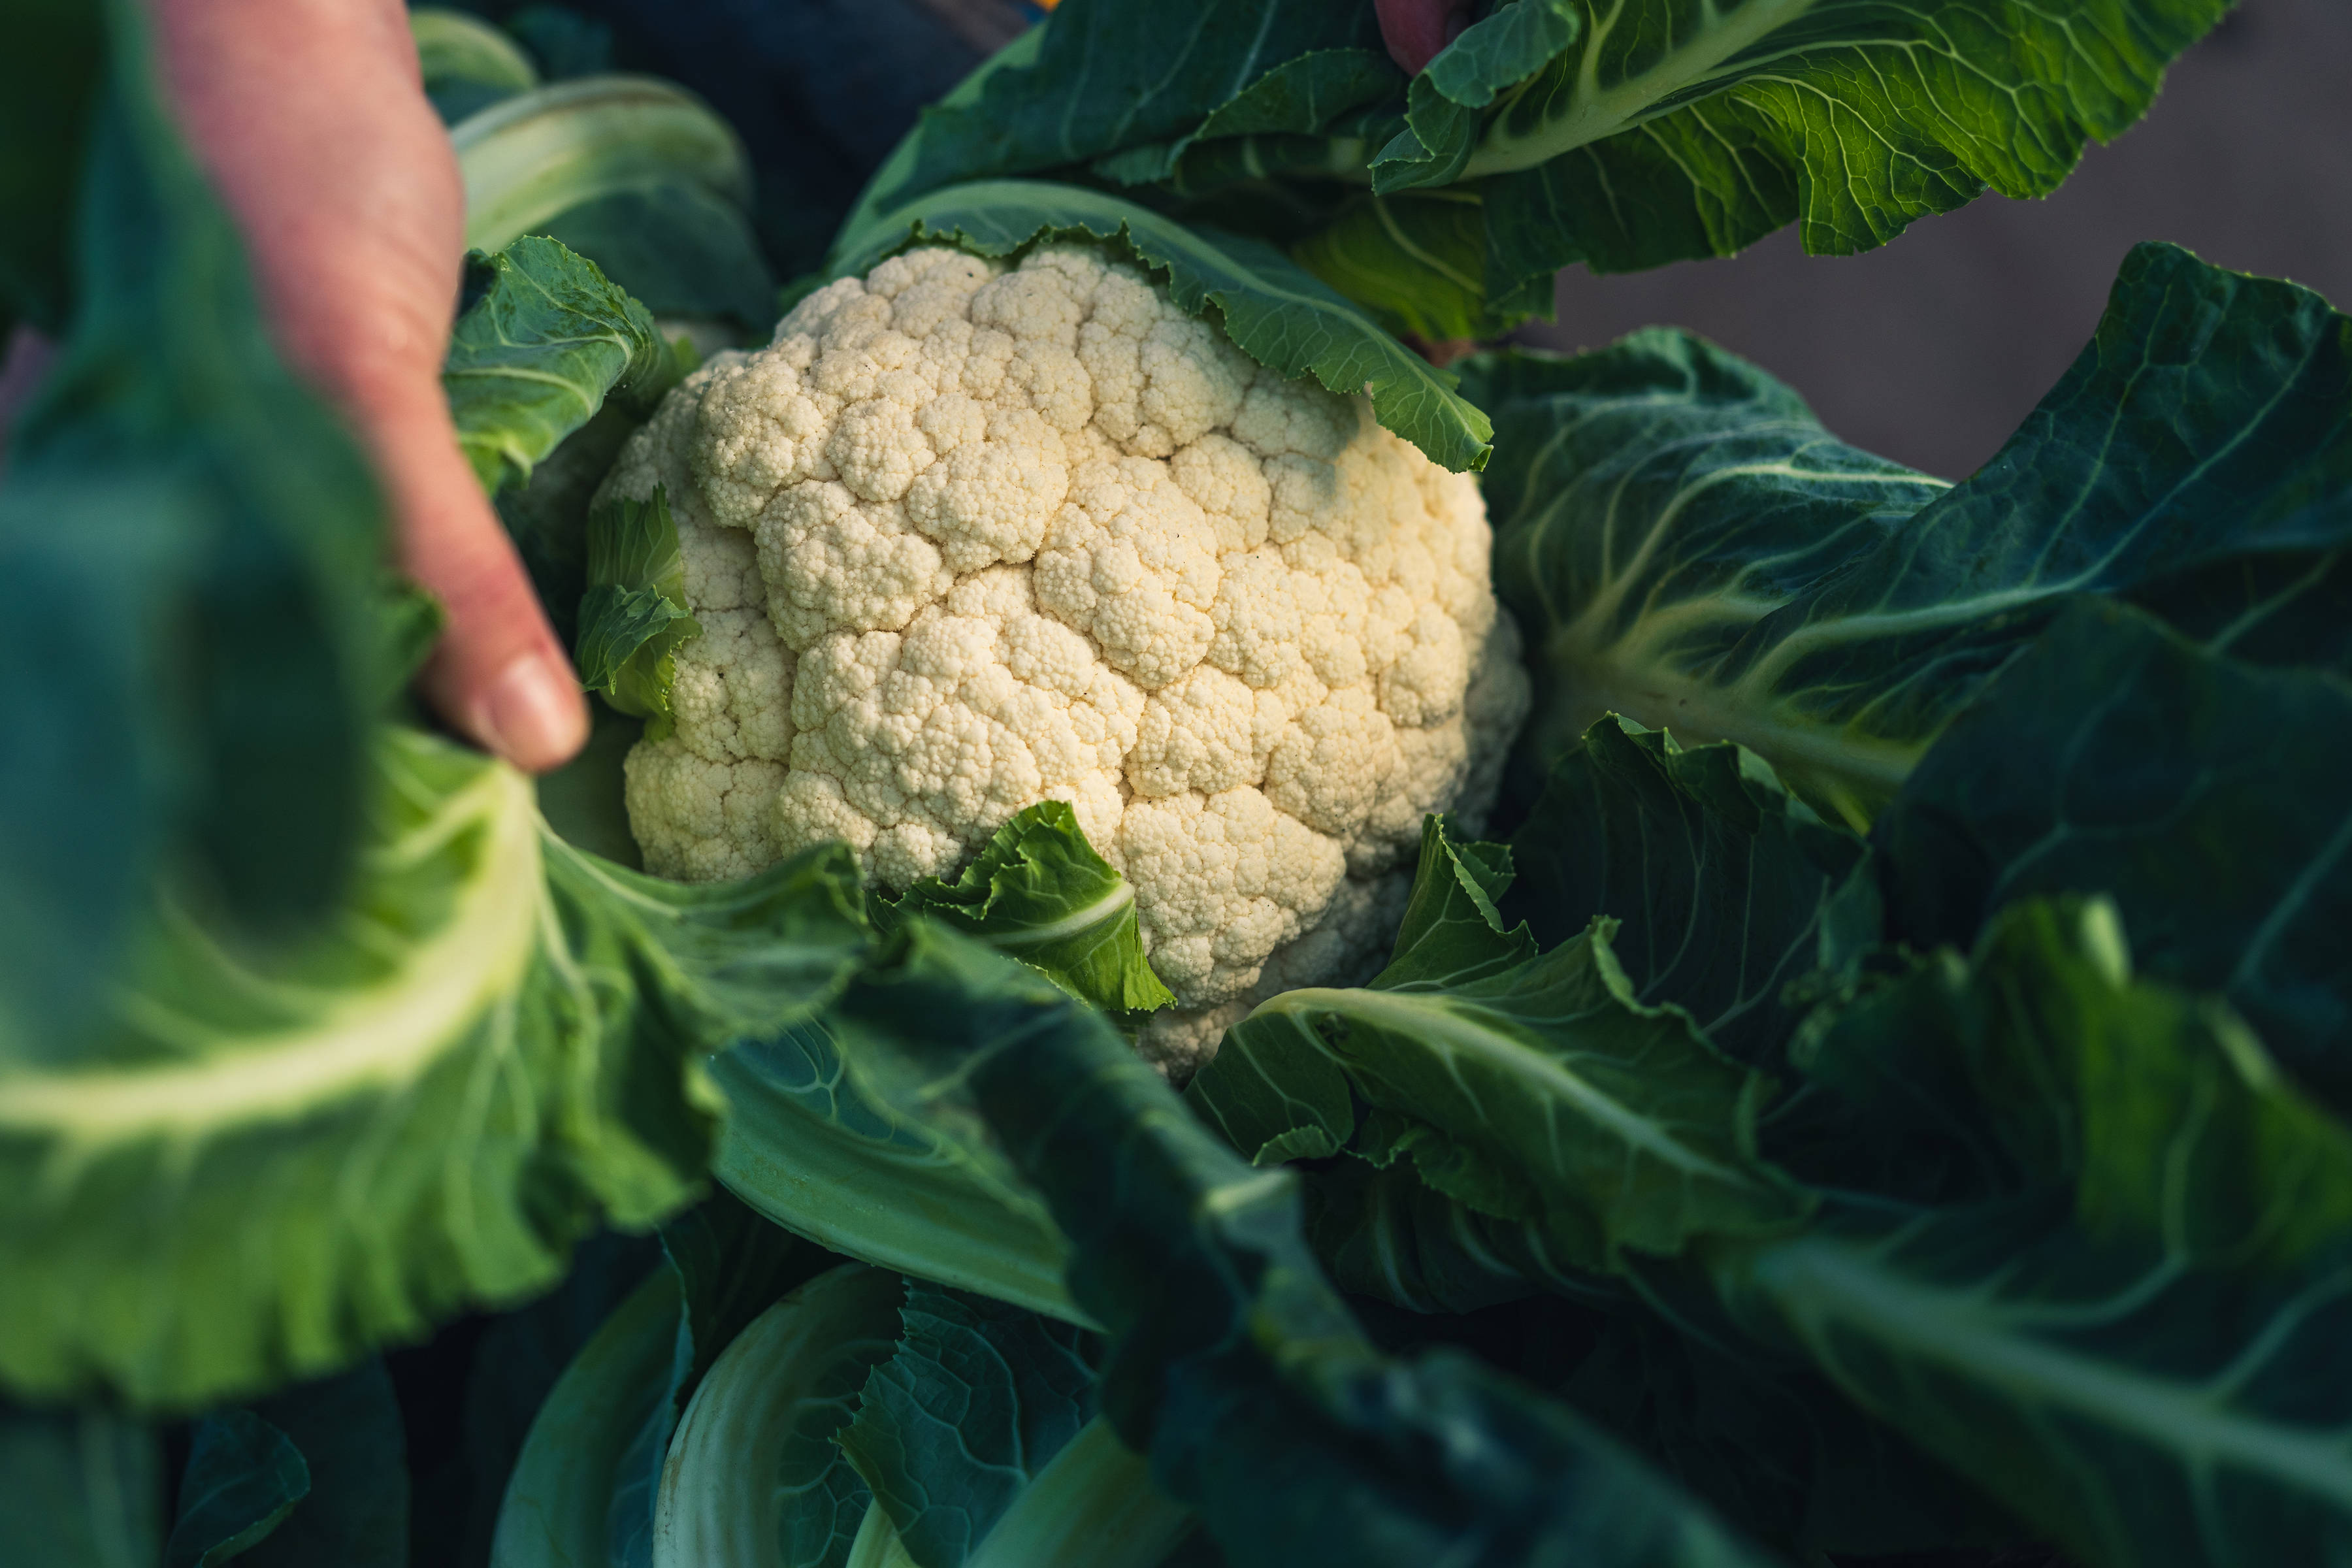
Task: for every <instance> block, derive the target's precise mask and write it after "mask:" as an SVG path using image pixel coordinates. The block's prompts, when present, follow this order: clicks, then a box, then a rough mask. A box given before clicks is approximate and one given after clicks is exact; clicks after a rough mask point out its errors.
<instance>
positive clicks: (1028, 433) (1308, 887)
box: [606, 247, 1528, 1079]
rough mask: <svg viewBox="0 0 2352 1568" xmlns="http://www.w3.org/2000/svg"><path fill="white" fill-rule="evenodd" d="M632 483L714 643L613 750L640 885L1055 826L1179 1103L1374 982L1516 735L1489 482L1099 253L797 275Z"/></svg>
mask: <svg viewBox="0 0 2352 1568" xmlns="http://www.w3.org/2000/svg"><path fill="white" fill-rule="evenodd" d="M656 485H661V486H665V487H667V492H668V495H669V498H670V505H671V511H672V514H673V515H674V516H675V517H676V518H677V523H678V536H679V545H680V549H681V551H682V552H683V553H684V555H685V560H686V574H687V595H688V601H689V603H690V605H691V607H692V608H693V609H694V612H695V614H696V615H697V616H698V617H699V618H700V620H701V621H702V624H703V626H704V628H705V630H704V634H703V636H702V637H700V638H698V639H697V640H695V641H693V642H690V643H688V645H687V646H686V647H685V648H684V649H682V650H681V652H680V655H679V660H678V679H677V689H676V702H677V715H678V723H677V730H676V731H675V732H674V733H673V734H672V735H671V736H670V737H669V738H667V740H664V741H661V742H644V743H641V744H640V745H639V746H638V747H637V748H636V750H635V751H634V752H632V753H631V754H630V757H629V762H628V768H627V782H628V807H629V815H630V822H631V826H633V828H634V829H635V833H636V836H637V839H638V842H639V844H640V845H641V846H642V847H643V848H644V850H645V855H646V865H647V867H648V868H651V869H652V870H654V871H656V872H657V873H659V874H662V875H665V876H671V877H682V878H688V879H708V878H717V877H732V876H740V875H743V874H746V873H748V872H750V871H753V870H756V869H758V868H760V867H761V866H763V865H767V864H769V863H772V861H774V860H776V859H778V858H782V856H785V855H788V854H791V853H793V852H794V851H796V850H798V849H800V848H802V847H805V846H807V845H809V844H813V843H816V842H819V841H822V840H825V839H834V838H838V839H843V840H845V841H846V842H847V843H848V844H849V846H850V847H851V848H852V849H853V850H855V851H856V854H857V856H858V858H859V860H860V863H861V865H862V866H863V868H864V870H865V872H866V875H867V876H868V877H869V878H870V879H873V880H875V881H877V882H879V883H882V884H883V885H885V886H887V887H889V888H892V889H903V888H904V887H906V886H907V885H908V883H909V882H911V881H913V880H914V879H917V878H919V877H922V876H926V875H949V874H952V873H953V871H954V870H955V868H956V867H957V865H958V864H959V863H960V862H961V861H962V860H963V859H964V858H966V857H968V856H969V855H970V854H971V853H972V851H973V850H974V849H975V848H976V847H978V846H979V845H980V844H982V842H984V841H985V840H986V838H987V837H988V836H989V835H990V834H992V833H993V832H994V831H995V830H996V829H997V828H998V827H999V826H1002V825H1003V823H1004V821H1005V819H1006V818H1008V817H1010V816H1013V814H1014V813H1015V812H1017V811H1019V810H1021V809H1022V808H1023V807H1024V806H1027V805H1033V804H1034V803H1035V802H1037V801H1040V800H1049V799H1050V800H1062V801H1066V802H1068V803H1069V804H1070V805H1071V807H1072V809H1073V810H1074V811H1075V812H1076V816H1077V819H1078V824H1079V826H1080V827H1081V828H1083V829H1084V830H1085V832H1086V835H1087V839H1088V840H1089V842H1091V843H1092V844H1093V845H1094V846H1095V847H1096V849H1097V850H1098V851H1099V852H1100V853H1101V854H1102V855H1103V856H1104V857H1105V858H1108V859H1109V860H1110V861H1111V862H1112V864H1114V865H1115V866H1117V867H1118V868H1119V869H1120V870H1121V871H1122V872H1123V873H1124V874H1125V875H1126V877H1127V878H1128V879H1129V882H1131V883H1132V884H1133V886H1134V888H1135V893H1136V909H1137V914H1138V917H1139V923H1140V926H1141V929H1142V933H1143V941H1144V945H1145V950H1146V952H1148V953H1149V954H1150V959H1151V963H1152V965H1153V967H1154V968H1155V969H1156V970H1157V971H1158V972H1159V973H1160V978H1161V979H1162V980H1163V981H1165V982H1166V983H1167V984H1168V986H1169V987H1170V989H1171V990H1172V991H1174V992H1175V993H1176V995H1177V997H1178V1000H1179V1003H1180V1006H1179V1007H1178V1008H1177V1009H1175V1010H1172V1011H1171V1012H1168V1013H1164V1014H1161V1015H1158V1016H1155V1017H1154V1018H1153V1019H1152V1020H1151V1022H1150V1024H1149V1025H1148V1026H1147V1027H1146V1028H1145V1030H1144V1031H1143V1034H1142V1037H1141V1039H1140V1040H1139V1048H1140V1049H1141V1050H1142V1051H1143V1053H1144V1055H1145V1056H1147V1057H1148V1058H1150V1059H1151V1060H1152V1061H1154V1062H1155V1063H1157V1064H1158V1065H1160V1067H1161V1068H1163V1069H1164V1070H1166V1071H1168V1072H1169V1073H1170V1074H1171V1076H1172V1077H1176V1078H1180V1079H1181V1078H1182V1077H1184V1076H1187V1075H1188V1074H1189V1073H1190V1072H1191V1071H1192V1069H1193V1068H1196V1067H1197V1066H1198V1065H1199V1064H1200V1063H1201V1062H1202V1061H1204V1060H1206V1059H1207V1058H1208V1056H1209V1055H1210V1054H1211V1053H1212V1052H1213V1051H1214V1049H1215V1047H1216V1043H1217V1041H1218V1039H1219V1038H1221V1037H1222V1036H1223V1032H1224V1030H1225V1028H1226V1027H1227V1026H1229V1025H1230V1024H1231V1023H1232V1021H1233V1020H1234V1018H1237V1017H1239V1016H1241V1014H1242V1013H1243V1012H1244V1011H1246V1010H1247V1008H1248V1007H1249V1006H1250V1005H1252V1004H1253V1003H1254V1002H1255V1001H1256V1000H1259V999H1262V998H1263V997H1265V996H1267V995H1270V994H1273V993H1274V992H1276V991H1277V990H1282V989H1286V988H1288V987H1291V986H1295V985H1306V984H1348V983H1352V982H1355V981H1360V980H1361V979H1363V978H1364V977H1365V976H1366V975H1368V974H1369V973H1371V972H1372V971H1374V970H1376V969H1377V968H1378V967H1379V965H1380V963H1381V962H1382V959H1383V957H1384V956H1385V950H1386V942H1387V936H1388V933H1389V931H1391V929H1392V928H1393V927H1394V925H1395V922H1396V920H1397V918H1398V915H1399V913H1400V911H1401V910H1402V906H1403V901H1404V897H1405V893H1406V891H1407V889H1409V887H1410V886H1411V880H1412V865H1411V860H1412V854H1413V851H1414V847H1415V846H1417V844H1418V843H1419V841H1420V833H1421V819H1422V816H1423V814H1424V813H1426V812H1430V811H1452V812H1455V813H1457V814H1459V815H1460V816H1461V817H1462V818H1463V820H1464V822H1465V826H1469V827H1471V828H1472V829H1473V830H1475V826H1478V825H1479V824H1480V823H1481V822H1482V820H1483V818H1484V816H1485V814H1486V809H1487V807H1488V806H1489V805H1491V803H1492V801H1493V798H1494V795H1495V791H1496V786H1497V783H1498V781H1499V778H1500V774H1501V770H1502V763H1503V756H1504V752H1505V751H1506V750H1507V747H1508V744H1509V742H1510V739H1511V736H1512V733H1513V732H1514V731H1516V729H1517V726H1518V724H1519V722H1520V721H1521V720H1522V719H1523V718H1524V717H1525V715H1526V712H1527V708H1528V681H1527V677H1526V674H1525V672H1524V671H1523V670H1522V668H1520V665H1519V661H1518V650H1519V644H1518V634H1517V629H1516V628H1515V627H1514V626H1512V624H1511V622H1510V619H1509V617H1508V616H1506V615H1504V614H1502V613H1501V611H1500V610H1499V609H1498V608H1497V607H1496V603H1495V596H1494V591H1493V588H1492V586H1491V584H1490V582H1489V580H1488V574H1487V572H1488V568H1487V557H1488V553H1489V549H1490V545H1491V536H1490V534H1489V532H1488V530H1487V526H1486V510H1485V507H1484V505H1483V503H1482V502H1481V500H1480V499H1479V495H1478V490H1477V487H1476V486H1475V483H1474V482H1472V481H1471V480H1470V479H1469V478H1468V477H1467V476H1465V475H1459V474H1450V473H1447V472H1445V471H1444V469H1441V468H1437V467H1436V466H1435V465H1433V464H1432V463H1431V462H1430V461H1429V460H1428V459H1427V458H1424V457H1423V455H1422V454H1421V453H1420V452H1419V451H1417V450H1415V449H1414V448H1413V447H1411V446H1409V445H1407V444H1406V443H1404V442H1402V441H1401V440H1399V439H1398V438H1397V437H1394V436H1391V435H1390V434H1389V433H1388V432H1387V431H1385V430H1382V429H1381V428H1380V426H1378V425H1377V424H1375V423H1374V422H1373V420H1372V419H1371V417H1370V411H1369V408H1368V406H1367V405H1366V404H1365V403H1364V401H1363V400H1362V399H1360V398H1348V397H1340V396H1337V395H1332V394H1330V393H1328V392H1326V391H1324V390H1322V389H1321V388H1320V387H1318V386H1316V385H1314V384H1311V383H1307V382H1293V381H1286V380H1284V379H1282V378H1281V377H1279V376H1276V375H1275V374H1272V373H1270V372H1267V371H1264V370H1261V369H1260V368H1259V367H1258V366H1256V365H1255V364H1254V363H1252V362H1251V361H1250V360H1249V359H1248V357H1247V356H1246V355H1244V354H1243V353H1240V352H1239V351H1237V350H1236V349H1234V347H1233V345H1232V344H1231V343H1230V342H1227V341H1226V340H1225V338H1224V337H1223V334H1222V333H1220V332H1219V331H1216V330H1215V329H1214V328H1213V327H1212V326H1210V325H1209V324H1207V323H1206V322H1203V321H1197V320H1194V319H1193V318H1192V317H1189V316H1187V315H1186V314H1185V313H1184V312H1183V311H1182V310H1181V309H1179V308H1178V307H1177V306H1176V305H1175V304H1174V302H1173V301H1172V300H1170V298H1169V297H1168V294H1167V291H1166V290H1165V289H1162V288H1161V287H1160V286H1159V285H1157V284H1155V283H1153V282H1152V281H1151V280H1150V279H1148V278H1146V277H1144V276H1143V275H1142V274H1140V273H1139V272H1137V271H1135V270H1134V269H1133V268H1129V267H1126V266H1124V265H1120V264H1118V263H1116V262H1111V261H1107V260H1106V259H1105V258H1104V257H1103V256H1102V255H1101V254H1100V253H1098V252H1097V251H1094V250H1090V249H1086V248H1079V247H1046V248H1044V249H1040V250H1037V251H1034V252H1032V253H1031V254H1029V255H1028V256H1027V257H1025V258H1023V259H1022V261H1021V262H1020V264H1019V265H1018V266H1017V267H1013V268H1006V267H1004V266H1003V265H1002V264H1000V263H996V262H991V261H985V260H982V259H980V258H974V257H971V256H967V255H964V254H962V253H961V252H960V251H955V250H950V249H942V248H929V249H921V250H914V251H909V252H908V253H907V254H905V255H903V256H898V257H894V258H891V259H890V260H888V261H886V262H883V263H882V264H881V265H880V266H878V267H877V268H875V269H874V270H873V271H872V272H871V273H869V274H868V275H867V276H866V278H864V279H844V280H842V281H840V282H837V283H833V284H830V285H828V286H826V287H825V288H824V289H819V290H818V291H817V292H815V293H814V294H812V295H810V296H809V297H808V298H807V299H806V300H803V301H802V302H801V303H800V305H799V306H798V307H796V308H795V309H794V310H793V312H792V314H790V315H789V316H787V317H786V318H785V319H784V320H783V321H782V322H781V323H779V325H778V326H777V328H776V331H775V335H774V338H773V339H772V342H770V343H769V345H768V346H767V347H766V348H764V349H761V350H760V351H758V352H756V353H749V354H740V353H726V354H720V355H718V356H716V357H715V358H714V359H713V360H712V361H711V363H709V365H707V366H705V367H704V368H703V369H702V370H700V371H698V372H697V373H696V374H694V375H693V376H690V377H688V380H687V381H686V382H685V383H684V384H682V385H681V386H679V387H678V389H677V391H675V392H673V393H672V394H671V395H669V397H668V399H667V401H666V402H665V403H664V404H663V405H662V407H661V409H660V411H659V412H658V413H657V414H656V416H655V418H654V419H653V420H652V421H651V422H650V423H649V424H648V425H647V426H646V427H645V428H644V429H643V430H642V431H640V432H639V433H638V434H637V435H636V436H635V437H634V438H633V439H632V441H631V443H630V445H629V447H627V448H626V450H625V452H624V454H623V456H622V458H621V461H620V463H619V464H618V466H617V467H616V468H614V473H613V475H612V476H611V478H610V479H607V480H606V493H607V494H610V495H618V496H625V497H628V498H631V499H640V500H641V499H643V498H645V497H646V496H649V495H650V494H652V492H653V489H654V488H655V487H656Z"/></svg>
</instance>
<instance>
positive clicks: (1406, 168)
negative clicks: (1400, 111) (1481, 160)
mask: <svg viewBox="0 0 2352 1568" xmlns="http://www.w3.org/2000/svg"><path fill="white" fill-rule="evenodd" d="M1583 29H1584V14H1583V12H1581V11H1580V10H1579V9H1578V8H1577V6H1576V4H1575V0H1505V3H1504V4H1503V5H1499V6H1497V7H1496V9H1495V10H1494V11H1492V12H1491V13H1489V14H1488V15H1487V16H1484V17H1482V18H1480V19H1479V20H1478V21H1475V22H1473V23H1472V24H1471V25H1470V26H1468V27H1466V28H1465V29H1464V30H1463V32H1462V34H1461V36H1460V37H1456V38H1455V39H1454V41H1453V42H1451V43H1449V44H1447V45H1446V46H1445V47H1444V48H1443V49H1440V50H1439V51H1438V52H1437V56H1436V58H1434V59H1433V60H1431V61H1430V62H1429V66H1428V68H1427V69H1425V70H1423V72H1422V73H1421V74H1420V75H1419V76H1417V77H1415V78H1413V79H1412V93H1411V95H1410V98H1409V100H1408V107H1407V109H1406V110H1405V126H1406V129H1405V130H1404V131H1403V132H1401V133H1400V134H1399V135H1398V136H1397V137H1396V139H1395V140H1394V141H1392V142H1390V143H1389V144H1388V145H1387V146H1386V147H1384V148H1382V149H1381V151H1380V152H1378V153H1374V154H1373V156H1372V161H1371V165H1370V167H1371V175H1372V189H1373V190H1374V191H1375V192H1376V193H1378V194H1379V195H1390V194H1391V193H1393V192H1396V191H1402V190H1408V189H1411V188H1412V187H1413V186H1415V185H1439V184H1450V183H1452V182H1453V181H1454V180H1455V179H1457V178H1459V177H1460V176H1461V174H1462V171H1463V167H1464V165H1465V164H1466V163H1469V162H1470V155H1471V153H1472V151H1473V150H1474V149H1475V146H1476V144H1477V141H1478V132H1479V127H1480V123H1481V121H1482V120H1483V119H1484V116H1483V115H1481V114H1480V113H1479V112H1478V111H1479V110H1483V109H1485V108H1486V106H1487V105H1489V104H1491V103H1493V102H1494V101H1495V100H1496V97H1497V96H1498V95H1500V94H1501V93H1502V92H1504V91H1505V90H1506V89H1510V88H1515V87H1517V86H1518V85H1519V84H1520V83H1521V82H1523V81H1525V80H1527V79H1528V78H1529V77H1531V76H1534V75H1535V74H1536V73H1537V72H1538V71H1539V70H1541V69H1543V68H1544V67H1546V66H1548V65H1549V64H1550V63H1551V62H1552V60H1553V58H1555V57H1557V56H1558V55H1559V53H1560V52H1561V51H1562V50H1564V49H1566V48H1567V47H1569V46H1570V44H1572V43H1574V42H1575V41H1576V39H1577V35H1578V34H1580V32H1582V31H1583Z"/></svg>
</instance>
